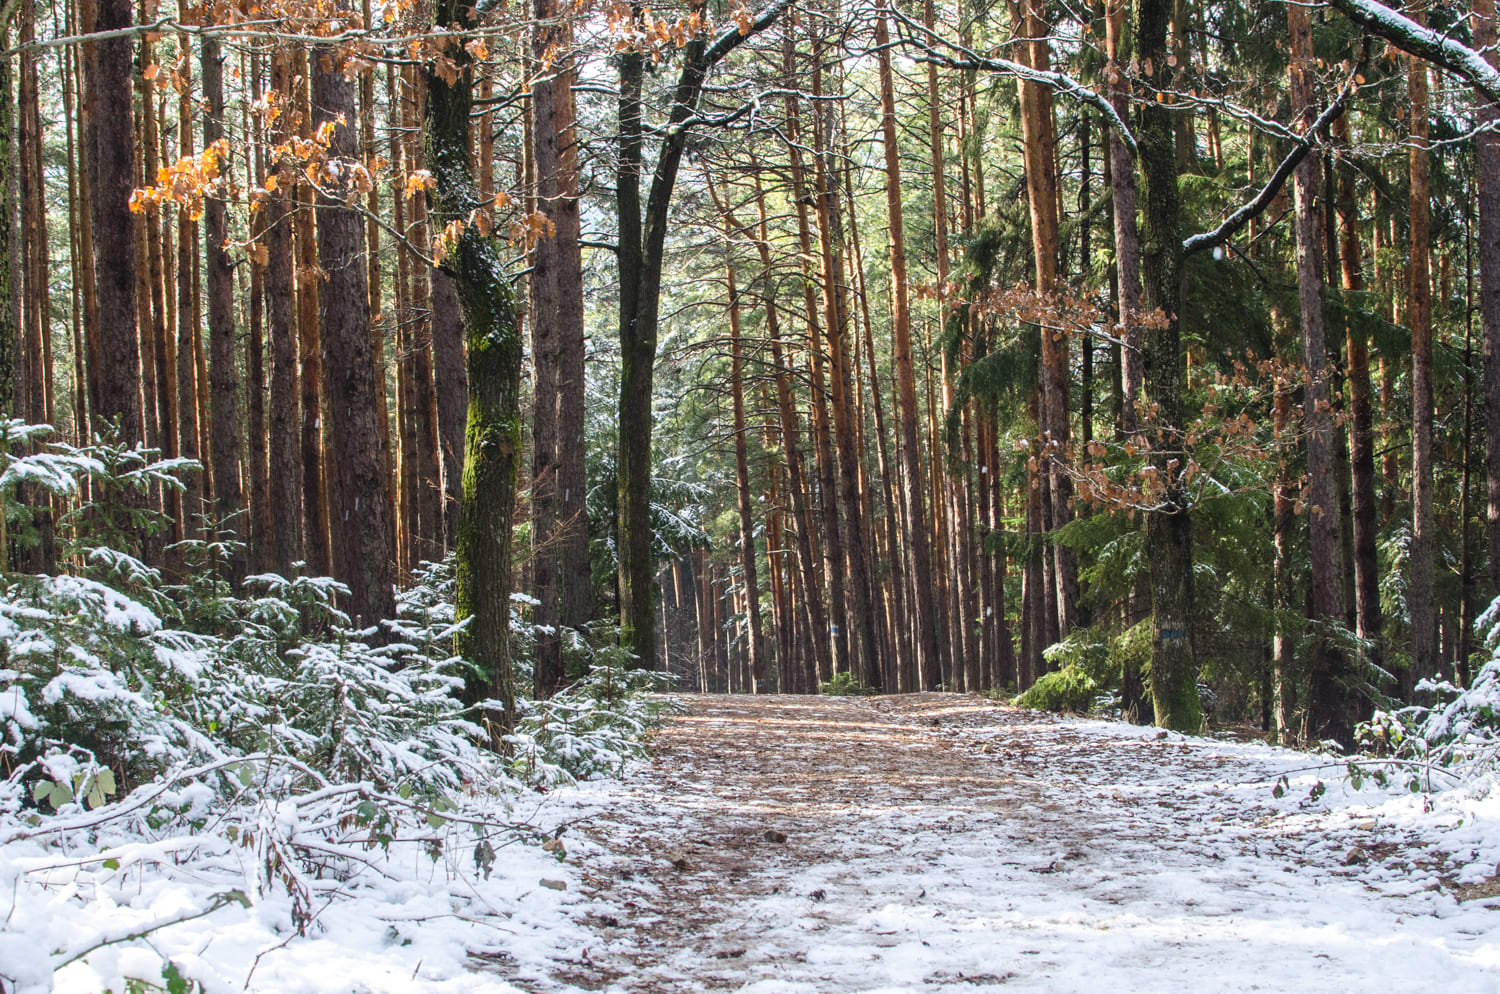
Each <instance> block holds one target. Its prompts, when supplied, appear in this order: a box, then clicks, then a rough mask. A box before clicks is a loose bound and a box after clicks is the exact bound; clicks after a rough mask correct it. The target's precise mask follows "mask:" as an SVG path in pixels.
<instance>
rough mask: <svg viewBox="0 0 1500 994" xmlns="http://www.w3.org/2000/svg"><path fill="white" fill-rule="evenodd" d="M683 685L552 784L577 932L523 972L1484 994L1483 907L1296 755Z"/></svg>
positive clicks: (1487, 931)
mask: <svg viewBox="0 0 1500 994" xmlns="http://www.w3.org/2000/svg"><path fill="white" fill-rule="evenodd" d="M685 701H686V703H687V705H688V708H687V711H686V712H685V713H684V714H682V715H680V716H678V717H676V718H675V719H673V720H671V721H670V722H669V723H668V724H667V725H666V727H665V728H664V729H663V730H662V731H661V732H660V733H659V735H658V738H657V751H656V753H655V756H654V758H653V761H652V762H651V763H650V764H649V766H647V767H645V768H644V769H642V770H640V771H639V772H637V773H636V774H634V775H633V776H631V777H629V778H628V779H626V780H624V781H620V782H615V783H613V784H610V785H608V786H605V787H604V788H602V789H601V790H597V791H593V792H590V793H585V794H584V795H583V798H584V800H583V801H582V802H569V804H570V806H571V805H572V804H574V803H577V804H578V807H579V808H580V810H579V811H577V812H576V814H577V815H578V816H579V817H581V818H583V819H584V821H583V823H582V824H580V825H578V826H576V827H575V828H573V829H572V830H571V831H570V832H569V833H568V834H567V835H566V836H565V837H564V839H565V841H567V843H568V846H569V850H570V853H569V860H568V861H569V863H573V864H575V865H576V866H577V867H578V869H579V875H580V877H581V880H579V881H578V882H577V883H575V885H574V887H575V889H578V888H581V890H582V892H583V893H582V894H580V895H576V897H575V900H578V901H579V903H578V904H576V905H575V913H576V916H577V918H578V920H579V921H580V923H581V924H583V925H585V926H586V927H587V929H588V930H589V933H590V934H591V935H592V937H593V939H594V941H593V942H590V943H587V944H586V945H585V947H584V948H581V949H578V950H576V951H575V953H574V954H571V955H570V956H569V957H568V959H567V961H566V962H559V963H557V964H556V969H555V971H554V972H553V974H552V976H551V978H549V979H548V980H546V981H543V982H539V983H538V984H534V985H532V988H533V989H535V990H560V989H572V988H583V989H587V990H608V991H619V992H638V994H656V992H678V991H682V992H687V991H705V990H745V991H752V992H757V994H769V992H845V991H850V992H852V991H926V990H936V989H939V988H944V989H946V988H952V989H955V990H965V991H982V990H991V989H993V990H1001V989H1003V990H1004V991H1007V992H1008V991H1017V990H1024V991H1047V992H1049V994H1066V992H1070V991H1099V990H1104V991H1106V992H1108V991H1110V989H1111V988H1112V989H1113V990H1114V991H1125V992H1134V991H1141V992H1145V991H1157V990H1164V989H1170V988H1174V987H1182V986H1190V987H1191V989H1193V990H1194V991H1195V992H1198V994H1203V992H1210V991H1235V992H1243V991H1247V990H1252V991H1253V990H1265V991H1293V990H1295V991H1297V992H1298V994H1318V992H1322V991H1328V992H1339V994H1343V992H1346V991H1348V990H1351V989H1355V988H1356V986H1357V985H1362V984H1378V985H1379V986H1380V987H1381V988H1383V989H1406V990H1452V991H1459V990H1463V991H1476V992H1478V991H1500V941H1497V936H1500V932H1497V931H1496V926H1497V925H1500V916H1497V915H1496V913H1495V912H1494V911H1493V910H1491V909H1490V907H1489V906H1488V902H1486V901H1483V900H1474V901H1468V902H1466V903H1462V904H1460V903H1458V902H1456V901H1455V900H1454V898H1453V896H1452V895H1451V894H1450V893H1448V892H1447V891H1446V890H1445V889H1444V888H1443V885H1442V884H1441V883H1440V879H1439V873H1440V872H1441V867H1439V866H1438V865H1437V862H1436V860H1435V859H1433V858H1432V857H1431V856H1430V855H1429V854H1428V851H1427V850H1425V849H1424V848H1423V846H1424V843H1423V841H1422V840H1421V839H1418V838H1416V837H1414V836H1412V835H1410V834H1409V830H1403V829H1401V828H1400V827H1398V826H1397V825H1395V824H1387V823H1385V822H1384V821H1376V820H1374V819H1369V818H1361V816H1359V815H1358V814H1354V813H1351V812H1350V810H1347V809H1334V810H1330V809H1329V807H1328V800H1329V799H1327V798H1321V797H1319V796H1313V797H1309V796H1308V794H1309V788H1308V786H1307V785H1308V784H1310V783H1312V782H1313V781H1312V779H1311V778H1308V779H1306V780H1304V781H1302V782H1300V783H1299V781H1298V780H1297V779H1296V774H1295V772H1293V779H1292V782H1291V787H1292V793H1289V794H1288V795H1287V796H1286V797H1285V798H1283V799H1281V800H1276V799H1275V798H1273V795H1272V787H1273V784H1274V782H1275V780H1276V778H1277V777H1278V776H1280V775H1281V773H1283V772H1287V771H1295V767H1296V766H1298V765H1299V764H1301V763H1305V762H1306V760H1307V757H1305V756H1300V755H1298V754H1296V753H1289V752H1285V751H1280V750H1272V749H1269V748H1266V747H1264V746H1260V745H1253V744H1252V745H1244V744H1236V743H1220V742H1214V741H1207V740H1203V739H1183V738H1182V737H1181V736H1176V735H1167V734H1166V733H1158V732H1156V731H1155V730H1152V729H1137V728H1134V727H1132V726H1128V725H1119V724H1114V723H1105V722H1088V721H1075V720H1066V719H1060V718H1056V717H1053V716H1050V715H1039V714H1036V713H1033V712H1025V711H1017V710H1014V709H1010V708H1003V707H999V706H996V705H995V704H993V703H992V702H989V701H985V700H982V699H979V698H974V697H964V696H956V695H937V694H921V695H909V696H898V697H880V698H864V699H860V698H827V697H758V698H756V697H723V696H696V697H695V696H689V697H686V698H685ZM1335 775H1336V774H1335ZM1324 776H1329V773H1328V772H1326V771H1325V773H1324ZM1341 789H1342V788H1339V787H1338V786H1337V784H1334V783H1330V794H1332V793H1336V792H1337V791H1338V790H1341ZM1313 793H1314V794H1315V795H1321V794H1322V791H1321V790H1316V791H1314V792H1313ZM783 836H784V837H785V841H782V837H783ZM1346 864H1347V865H1346Z"/></svg>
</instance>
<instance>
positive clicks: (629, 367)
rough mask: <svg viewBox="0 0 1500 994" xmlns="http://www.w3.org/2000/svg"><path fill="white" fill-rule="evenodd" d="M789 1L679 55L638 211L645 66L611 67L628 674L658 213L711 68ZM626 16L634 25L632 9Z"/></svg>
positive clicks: (639, 555)
mask: <svg viewBox="0 0 1500 994" xmlns="http://www.w3.org/2000/svg"><path fill="white" fill-rule="evenodd" d="M789 5H790V0H773V2H772V4H771V5H770V7H768V8H767V9H766V10H765V11H764V12H762V13H761V14H760V15H758V16H757V17H756V18H755V19H754V20H753V21H752V22H751V23H750V24H749V25H747V26H746V28H745V29H744V30H741V29H740V28H739V27H738V26H736V27H732V28H730V29H728V30H726V31H724V32H723V33H721V34H720V35H718V37H717V38H715V39H714V40H712V41H709V40H707V39H704V38H695V39H693V40H692V41H689V42H688V43H687V44H686V45H685V46H684V47H683V49H682V53H681V56H680V57H681V61H682V70H681V74H680V75H679V76H678V79H677V83H676V85H675V87H674V88H673V91H672V103H671V110H670V112H669V113H668V117H667V122H666V126H665V128H663V129H662V132H661V133H662V134H663V135H664V137H663V139H662V143H661V148H660V151H659V152H658V155H657V160H656V166H655V170H654V171H653V173H652V176H651V187H650V193H649V194H648V196H647V198H646V202H645V209H644V212H643V211H642V204H641V189H640V182H641V174H642V167H643V135H644V133H643V122H642V111H643V105H642V96H641V94H642V85H643V83H644V80H645V71H646V59H645V56H644V54H642V53H641V52H638V51H627V52H624V53H621V55H620V56H619V62H618V73H619V80H620V97H619V104H618V106H619V118H618V119H619V129H620V130H619V137H618V150H619V161H618V167H617V172H616V187H615V206H616V209H617V211H618V215H619V218H618V220H619V254H618V260H619V273H620V307H619V317H620V404H619V452H618V455H617V459H616V472H617V475H618V481H617V482H618V487H619V489H618V495H619V503H618V508H617V525H618V545H617V548H618V552H619V585H620V638H621V641H622V643H623V644H624V645H625V646H626V647H628V648H630V649H632V650H633V651H634V652H635V655H636V657H637V665H640V666H645V667H651V666H654V665H655V660H656V618H655V612H654V610H653V604H652V590H653V583H654V580H655V576H656V568H655V565H656V564H655V562H654V559H655V555H654V553H653V552H652V549H651V427H652V424H651V401H652V383H653V379H654V374H655V368H654V367H655V362H656V335H657V324H658V320H659V318H660V309H661V276H662V265H663V262H664V261H665V260H664V256H665V250H666V234H667V222H668V213H669V211H670V208H671V203H672V194H673V191H674V189H675V188H676V185H677V173H678V169H679V167H680V166H681V164H682V157H683V154H684V152H685V151H686V149H687V140H688V136H689V134H690V133H691V128H690V119H691V118H692V117H693V116H694V114H695V113H696V111H697V106H698V99H699V97H700V96H701V95H702V92H703V86H704V83H705V82H706V81H707V78H708V74H709V72H710V71H711V70H712V69H713V67H714V66H715V65H716V64H717V63H719V62H720V61H722V60H723V59H724V58H725V57H726V56H728V55H729V53H730V52H732V51H733V50H734V49H735V48H737V47H739V45H740V44H741V42H743V41H744V40H745V39H746V38H749V37H751V36H753V35H755V34H758V33H759V32H761V31H763V30H764V29H765V28H767V27H769V26H770V25H771V24H773V23H774V22H775V21H776V20H777V19H778V18H779V17H780V16H781V14H782V13H783V12H784V11H785V10H786V8H787V7H788V6H789ZM631 9H632V12H633V13H634V15H635V16H637V17H639V16H640V15H641V13H642V10H643V3H642V2H641V0H634V2H633V3H632V7H631Z"/></svg>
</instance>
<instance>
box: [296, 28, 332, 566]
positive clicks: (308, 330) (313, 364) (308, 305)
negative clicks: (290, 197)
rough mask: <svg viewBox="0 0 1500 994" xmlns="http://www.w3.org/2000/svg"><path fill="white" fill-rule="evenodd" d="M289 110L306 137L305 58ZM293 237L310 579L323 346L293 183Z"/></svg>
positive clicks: (318, 551) (325, 545) (304, 196)
mask: <svg viewBox="0 0 1500 994" xmlns="http://www.w3.org/2000/svg"><path fill="white" fill-rule="evenodd" d="M296 58H297V66H296V73H295V76H297V77H298V79H297V86H296V90H297V92H296V96H295V106H296V107H297V111H298V114H299V117H300V120H301V129H300V130H301V133H302V137H304V138H306V137H308V136H309V135H311V134H312V129H313V124H312V110H311V106H310V100H309V97H308V78H307V76H308V59H307V54H306V52H305V51H299V52H298V53H297V56H296ZM297 199H298V210H297V221H296V227H295V232H296V237H297V348H298V355H299V359H300V365H301V369H300V370H299V371H298V372H299V380H300V388H301V391H302V543H303V551H304V552H305V554H306V556H307V569H308V572H309V573H310V574H311V575H313V576H328V575H331V574H332V573H333V550H332V548H331V547H330V542H331V541H332V539H331V536H330V532H329V514H328V497H329V494H328V486H327V483H328V481H327V478H326V475H325V474H324V472H323V405H322V398H323V390H324V384H323V347H322V344H321V343H320V341H319V329H318V298H319V292H320V290H319V274H320V269H319V263H318V241H317V236H316V234H315V232H314V230H313V219H314V211H313V200H312V194H311V192H310V191H309V190H308V189H307V187H306V186H305V185H302V184H299V185H298V197H297Z"/></svg>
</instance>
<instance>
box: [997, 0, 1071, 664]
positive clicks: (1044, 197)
mask: <svg viewBox="0 0 1500 994" xmlns="http://www.w3.org/2000/svg"><path fill="white" fill-rule="evenodd" d="M1011 8H1012V12H1013V13H1012V16H1013V17H1014V19H1015V20H1016V22H1017V24H1018V25H1020V27H1021V29H1020V30H1019V32H1018V33H1019V35H1020V36H1021V37H1023V38H1028V39H1030V43H1029V44H1028V45H1025V46H1023V51H1024V50H1026V49H1029V54H1028V55H1027V56H1026V57H1025V58H1024V59H1023V60H1022V61H1024V62H1025V63H1026V64H1027V65H1029V66H1031V67H1032V68H1033V69H1036V70H1038V71H1048V70H1049V69H1050V55H1049V51H1050V49H1049V42H1048V36H1049V35H1050V33H1051V28H1050V26H1049V25H1048V24H1047V21H1046V18H1045V11H1044V10H1043V6H1042V4H1041V0H1012V4H1011ZM1017 85H1018V87H1019V89H1020V100H1021V130H1022V134H1023V136H1024V144H1025V155H1024V158H1025V164H1026V191H1027V199H1028V202H1029V205H1030V210H1031V241H1032V254H1033V256H1034V259H1035V265H1036V290H1037V292H1038V293H1039V294H1041V295H1042V296H1043V297H1044V298H1047V299H1050V298H1051V296H1052V294H1054V293H1055V292H1056V290H1057V261H1058V260H1057V254H1058V244H1059V241H1060V239H1059V217H1058V189H1059V186H1058V178H1057V126H1056V124H1055V122H1054V121H1053V115H1052V94H1051V91H1050V90H1049V89H1047V88H1046V87H1045V86H1043V85H1042V84H1040V83H1038V82H1035V81H1031V80H1026V79H1022V80H1021V81H1019V82H1018V84H1017ZM1041 342H1042V354H1041V404H1040V407H1039V415H1040V416H1039V417H1038V419H1037V428H1038V430H1039V433H1040V435H1041V453H1040V459H1041V462H1042V466H1041V468H1040V469H1039V471H1040V472H1045V473H1046V474H1047V479H1046V481H1045V483H1044V491H1045V494H1046V502H1047V503H1046V508H1045V512H1046V517H1047V531H1048V533H1049V534H1050V533H1051V532H1053V531H1056V530H1057V529H1058V528H1061V527H1062V526H1063V525H1065V524H1067V522H1068V521H1069V520H1070V519H1071V517H1072V510H1071V507H1070V506H1069V501H1070V498H1071V496H1072V481H1071V479H1070V478H1069V476H1068V474H1067V471H1066V469H1065V468H1064V467H1063V465H1062V460H1064V459H1065V458H1066V449H1067V445H1068V430H1069V429H1068V363H1069V360H1068V353H1069V348H1068V339H1067V336H1066V334H1065V333H1064V332H1062V331H1060V330H1051V329H1047V328H1043V329H1041ZM1048 559H1049V560H1050V561H1051V563H1052V569H1051V571H1050V572H1051V574H1052V581H1051V582H1052V584H1053V588H1054V589H1053V595H1052V598H1051V607H1050V609H1049V611H1048V629H1049V632H1048V635H1049V640H1051V638H1052V636H1053V635H1054V634H1055V636H1056V637H1057V638H1059V639H1060V638H1061V637H1062V636H1065V635H1066V634H1067V633H1068V631H1069V630H1071V628H1072V627H1073V623H1074V617H1073V616H1074V614H1075V613H1076V605H1077V602H1078V566H1077V562H1076V559H1075V556H1074V554H1073V550H1072V549H1069V548H1068V547H1067V546H1064V545H1058V544H1055V543H1051V542H1050V541H1049V546H1048Z"/></svg>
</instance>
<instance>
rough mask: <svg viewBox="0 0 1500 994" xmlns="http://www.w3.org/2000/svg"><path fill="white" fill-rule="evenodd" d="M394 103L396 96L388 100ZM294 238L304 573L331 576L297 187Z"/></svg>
mask: <svg viewBox="0 0 1500 994" xmlns="http://www.w3.org/2000/svg"><path fill="white" fill-rule="evenodd" d="M307 75H308V59H307V54H306V52H305V51H299V52H298V53H297V71H296V73H295V76H296V77H297V80H296V90H297V92H296V96H295V100H296V103H295V106H296V107H297V112H298V119H299V120H300V121H301V132H302V137H303V138H307V137H309V136H310V135H311V134H312V131H313V123H312V110H311V106H310V100H309V97H308V79H307ZM392 99H394V97H393V98H392ZM297 199H298V210H297V223H296V236H297V349H298V354H299V358H300V362H301V369H300V370H299V379H300V381H301V383H300V386H301V391H302V542H303V551H304V552H305V553H306V555H307V568H308V572H309V573H311V574H312V575H313V576H328V575H330V574H331V573H332V572H333V550H332V549H331V548H330V542H331V538H330V532H329V520H328V518H329V515H328V496H329V494H328V487H327V482H328V481H327V478H326V475H325V474H324V472H323V404H322V399H323V389H324V388H323V348H322V345H321V343H320V342H319V329H318V297H319V292H320V290H319V273H320V270H319V266H318V241H317V236H316V234H315V232H314V230H313V220H314V211H313V198H312V194H311V192H310V191H309V190H308V188H307V187H306V186H305V185H303V184H298V197H297Z"/></svg>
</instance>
